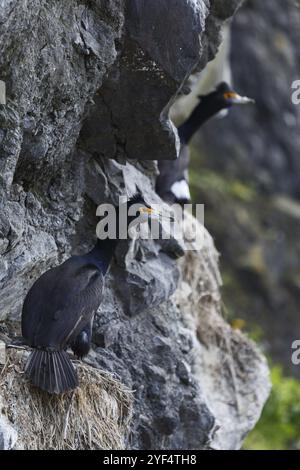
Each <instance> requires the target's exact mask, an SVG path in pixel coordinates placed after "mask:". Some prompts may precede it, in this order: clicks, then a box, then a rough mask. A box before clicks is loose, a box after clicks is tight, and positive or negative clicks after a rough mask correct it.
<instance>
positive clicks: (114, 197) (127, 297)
mask: <svg viewBox="0 0 300 470" xmlns="http://www.w3.org/2000/svg"><path fill="white" fill-rule="evenodd" d="M2 3H3V8H2V10H1V13H0V15H1V16H0V35H1V44H0V69H1V74H2V76H1V77H0V78H1V79H2V80H5V82H6V85H7V103H8V104H7V106H6V107H3V106H2V107H1V108H0V131H1V139H0V141H1V143H0V165H1V170H2V171H1V176H2V179H1V180H0V197H1V211H0V234H1V245H0V247H1V251H2V255H1V264H0V279H1V286H0V289H1V295H0V319H1V320H2V321H11V320H19V318H20V312H21V306H22V302H23V299H24V296H25V294H26V292H27V291H28V289H29V288H30V286H31V284H32V283H33V282H34V280H35V279H36V278H37V277H38V276H39V275H40V274H41V273H42V272H43V271H45V270H46V269H48V268H49V267H50V266H53V265H56V264H58V263H60V262H62V261H63V260H64V259H65V258H66V257H67V256H69V255H70V253H77V254H78V253H83V252H85V251H86V250H87V249H89V248H90V247H91V246H92V245H93V243H94V242H95V226H96V224H97V218H96V216H95V213H96V207H97V206H98V205H99V204H101V203H103V202H113V203H117V202H118V198H119V196H121V195H128V196H131V195H133V194H134V193H135V192H136V191H137V190H140V191H141V192H142V193H143V195H144V197H145V199H146V201H147V202H149V203H159V204H163V203H162V201H160V199H159V198H158V196H157V195H156V194H155V192H154V189H153V188H154V182H155V177H156V174H157V169H156V165H155V163H154V162H149V160H157V159H162V158H164V159H174V158H176V152H177V150H178V149H177V147H178V139H177V135H176V133H175V132H174V128H173V127H172V125H171V123H170V121H169V119H168V108H169V106H170V104H171V103H172V102H173V100H174V98H175V96H176V94H177V93H178V92H179V91H180V89H181V87H182V86H184V82H185V80H186V78H187V76H188V75H189V74H190V72H191V71H192V70H194V69H195V70H196V69H198V68H201V67H204V65H205V64H206V61H207V60H208V58H210V57H212V56H213V55H214V53H215V51H216V49H217V47H218V45H219V41H220V35H219V33H220V28H221V26H222V24H223V21H224V19H225V18H226V17H229V16H230V15H231V14H232V13H233V11H234V9H235V8H236V6H237V2H236V1H235V0H232V1H231V0H230V1H227V2H226V7H225V6H224V7H222V8H221V7H220V2H211V4H212V5H211V8H210V6H209V2H207V1H203V0H193V1H190V0H182V1H176V2H173V1H167V0H164V1H162V2H155V3H154V2H148V1H142V2H137V1H134V0H130V1H126V2H125V1H124V0H115V1H112V0H110V1H104V0H96V1H95V2H92V3H91V2H88V1H81V2H77V1H75V2H69V3H66V4H61V3H58V2H56V1H54V0H51V1H48V2H46V3H45V2H38V1H37V0H36V1H35V0H33V1H32V2H31V3H30V5H27V4H25V3H24V4H20V5H19V4H18V8H16V2H14V1H8V0H4V2H2ZM218 4H219V6H218ZM125 5H126V8H125ZM213 5H214V9H213V8H212V6H213ZM29 25H30V34H29V33H28V31H29ZM167 32H168V34H166V33H167ZM210 249H211V248H210V246H207V247H205V248H204V251H203V253H200V255H199V256H200V260H201V259H202V256H206V257H207V258H208V261H209V262H210V264H209V266H210V267H211V272H210V271H209V270H208V271H206V273H205V274H203V282H207V278H208V277H209V276H211V275H212V273H215V272H218V267H217V263H216V260H215V259H214V258H212V255H211V251H209V250H210ZM182 254H183V247H182V246H181V245H180V244H179V243H178V242H177V241H176V240H169V241H166V242H161V243H156V242H154V241H149V242H146V241H142V240H137V241H136V242H129V243H127V242H124V244H123V243H122V244H121V245H120V246H119V247H118V251H117V252H116V256H115V259H114V262H113V264H112V267H111V269H110V272H109V275H108V276H107V279H106V281H107V282H106V290H105V296H104V299H103V302H102V304H101V306H100V308H99V311H98V312H97V315H96V318H95V325H94V351H93V352H92V353H91V355H90V356H89V357H88V359H87V361H88V362H90V363H91V364H93V365H94V366H95V367H99V368H102V369H105V370H108V371H109V372H111V373H112V374H114V375H115V376H116V377H117V378H119V379H121V380H122V381H123V382H124V383H126V384H127V385H128V386H129V387H130V388H132V389H133V390H134V394H135V405H134V416H133V419H132V423H131V433H130V435H128V436H126V439H127V446H128V448H137V449H155V448H157V449H158V448H168V449H174V448H175V449H176V448H177V449H181V448H182V449H183V448H185V449H198V448H200V449H202V448H206V447H207V446H208V445H209V443H210V441H211V439H212V438H213V435H214V433H215V422H216V420H219V421H220V422H221V424H222V422H223V421H222V420H223V417H224V415H225V414H224V412H222V413H221V412H220V413H219V411H218V409H217V408H216V410H217V411H216V412H215V411H212V410H211V408H210V407H209V406H208V404H207V402H208V400H207V397H206V396H205V391H204V389H203V387H202V384H201V372H199V373H198V372H197V370H196V369H193V363H194V359H193V355H194V354H195V352H197V349H195V342H196V334H195V332H194V331H193V330H192V329H191V328H189V326H188V325H187V320H186V318H185V315H184V314H183V310H182V308H181V307H179V308H178V306H176V304H175V301H174V299H172V298H171V296H172V295H174V293H175V292H176V288H177V286H178V283H179V279H180V269H179V267H178V264H177V261H176V259H175V258H176V257H178V256H180V255H182ZM181 290H182V286H181V287H180V291H181ZM199 347H200V346H199ZM251 351H252V354H253V355H255V352H254V349H253V350H252V349H251V347H250V352H249V355H250V357H251ZM261 361H262V359H261ZM257 364H258V365H259V364H260V362H259V359H257ZM206 373H207V375H208V376H209V373H210V372H209V370H207V371H206ZM258 373H260V374H261V380H262V383H263V384H265V388H263V387H262V392H261V394H260V395H259V396H258V397H257V400H256V404H257V408H258V409H260V408H261V406H262V403H263V402H264V400H265V396H266V393H265V389H266V387H267V379H266V378H265V370H261V371H260V370H259V372H258ZM220 374H222V371H221V372H220ZM253 375H254V376H255V368H254V371H253ZM223 378H224V388H225V389H226V386H228V387H229V388H228V394H229V396H230V390H231V389H230V383H229V382H227V381H226V377H223ZM251 380H252V378H251ZM243 384H244V388H245V390H247V388H248V387H250V383H249V381H248V379H247V377H245V378H244V383H243ZM212 395H213V394H212ZM228 406H229V405H228ZM226 411H227V412H228V410H227V408H226ZM226 416H227V415H226ZM251 418H252V421H251V425H250V424H249V419H248V418H247V417H245V424H244V427H243V433H244V434H245V432H246V431H247V430H248V429H250V427H251V426H252V425H253V424H254V421H255V419H257V418H258V413H257V414H252V415H251ZM237 428H238V420H237V418H236V417H235V416H232V430H233V431H232V432H234V430H235V429H237ZM21 433H22V430H20V434H21ZM220 440H221V444H222V439H220ZM241 440H242V438H241V432H239V430H238V429H237V436H236V443H237V444H236V446H238V444H239V445H240V444H241ZM226 443H227V441H226ZM20 445H21V444H20ZM228 446H231V447H232V446H233V445H232V442H230V443H228ZM223 447H225V439H224V438H223Z"/></svg>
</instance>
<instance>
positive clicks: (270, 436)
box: [244, 366, 300, 450]
mask: <svg viewBox="0 0 300 470" xmlns="http://www.w3.org/2000/svg"><path fill="white" fill-rule="evenodd" d="M271 378H272V384H273V389H272V392H271V395H270V398H269V400H268V402H267V404H266V406H265V408H264V410H263V413H262V416H261V419H260V420H259V422H258V424H257V425H256V427H255V428H254V430H253V431H252V432H251V433H250V434H249V435H248V437H247V438H246V440H245V443H244V449H251V450H287V449H300V381H299V380H297V379H293V378H290V377H285V376H284V375H283V372H282V369H281V367H280V366H274V367H272V372H271Z"/></svg>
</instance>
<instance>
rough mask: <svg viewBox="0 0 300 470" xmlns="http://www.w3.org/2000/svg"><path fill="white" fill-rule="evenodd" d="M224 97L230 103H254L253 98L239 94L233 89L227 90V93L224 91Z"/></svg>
mask: <svg viewBox="0 0 300 470" xmlns="http://www.w3.org/2000/svg"><path fill="white" fill-rule="evenodd" d="M224 98H225V100H228V101H230V103H232V104H249V103H255V100H253V99H252V98H248V96H241V95H239V94H238V93H236V92H235V91H229V92H227V93H224Z"/></svg>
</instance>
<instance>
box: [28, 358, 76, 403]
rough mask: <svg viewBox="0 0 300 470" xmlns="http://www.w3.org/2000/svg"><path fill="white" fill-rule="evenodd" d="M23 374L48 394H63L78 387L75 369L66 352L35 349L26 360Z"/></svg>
mask: <svg viewBox="0 0 300 470" xmlns="http://www.w3.org/2000/svg"><path fill="white" fill-rule="evenodd" d="M25 374H26V376H27V377H28V378H29V379H30V380H31V382H32V383H33V384H34V385H36V386H37V387H39V388H41V389H42V390H45V391H46V392H49V393H57V394H58V393H63V392H67V391H68V390H73V389H74V388H76V387H77V386H78V377H77V372H76V369H75V368H74V366H73V364H72V362H71V360H70V358H69V356H68V354H67V353H66V351H45V350H43V349H35V350H34V351H32V353H31V354H30V356H29V358H28V361H27V364H26V368H25Z"/></svg>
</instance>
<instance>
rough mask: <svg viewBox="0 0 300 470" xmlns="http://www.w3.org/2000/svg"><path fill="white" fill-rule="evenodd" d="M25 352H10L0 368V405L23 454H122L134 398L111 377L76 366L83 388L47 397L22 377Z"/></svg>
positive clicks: (82, 365)
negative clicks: (33, 451)
mask: <svg viewBox="0 0 300 470" xmlns="http://www.w3.org/2000/svg"><path fill="white" fill-rule="evenodd" d="M25 360H26V352H25V351H22V350H14V349H12V350H8V352H7V360H6V363H5V365H4V366H2V368H0V400H1V402H2V403H1V407H2V413H4V414H5V415H6V416H7V418H8V419H9V421H10V422H11V423H12V425H13V426H14V427H15V429H16V430H17V431H18V434H19V439H18V442H17V445H18V447H19V448H24V449H124V447H125V436H126V434H127V431H128V427H129V421H130V417H131V409H132V398H133V397H132V392H131V391H130V390H129V389H127V388H126V387H125V386H124V385H123V384H122V383H120V382H119V381H117V380H115V379H114V378H113V377H112V376H111V374H108V373H106V372H103V371H99V370H98V369H95V368H93V367H91V366H89V365H87V364H83V363H79V364H77V371H78V376H79V382H80V386H79V387H78V388H77V389H76V390H74V391H72V392H68V393H65V394H63V395H49V394H48V393H46V392H43V391H41V390H39V389H37V388H36V387H34V386H32V385H31V384H30V383H29V382H28V380H27V379H26V377H25V376H24V373H23V371H24V363H25Z"/></svg>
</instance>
